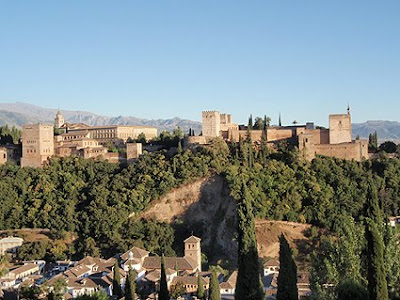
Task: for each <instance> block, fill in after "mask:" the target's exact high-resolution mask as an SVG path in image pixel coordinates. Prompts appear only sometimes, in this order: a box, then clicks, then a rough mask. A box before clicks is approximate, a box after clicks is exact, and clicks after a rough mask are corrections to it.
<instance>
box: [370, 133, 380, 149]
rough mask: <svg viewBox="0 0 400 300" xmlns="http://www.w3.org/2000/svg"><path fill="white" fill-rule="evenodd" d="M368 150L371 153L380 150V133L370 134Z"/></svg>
mask: <svg viewBox="0 0 400 300" xmlns="http://www.w3.org/2000/svg"><path fill="white" fill-rule="evenodd" d="M368 149H369V151H370V152H376V151H377V150H378V133H377V132H376V131H375V132H374V133H370V135H369V137H368Z"/></svg>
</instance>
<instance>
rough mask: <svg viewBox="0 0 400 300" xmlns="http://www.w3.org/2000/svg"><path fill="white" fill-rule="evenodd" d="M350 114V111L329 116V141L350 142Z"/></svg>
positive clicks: (337, 142)
mask: <svg viewBox="0 0 400 300" xmlns="http://www.w3.org/2000/svg"><path fill="white" fill-rule="evenodd" d="M351 141H352V140H351V115H350V111H349V113H347V114H343V115H330V116H329V143H330V144H341V143H351Z"/></svg>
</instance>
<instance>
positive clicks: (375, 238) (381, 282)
mask: <svg viewBox="0 0 400 300" xmlns="http://www.w3.org/2000/svg"><path fill="white" fill-rule="evenodd" d="M365 238H366V240H367V268H368V272H367V279H368V294H369V299H370V300H387V299H388V289H387V281H386V272H385V263H384V259H383V253H384V246H383V240H382V236H381V234H380V232H379V230H378V226H377V224H376V223H375V222H374V221H373V220H372V219H370V218H367V219H366V220H365Z"/></svg>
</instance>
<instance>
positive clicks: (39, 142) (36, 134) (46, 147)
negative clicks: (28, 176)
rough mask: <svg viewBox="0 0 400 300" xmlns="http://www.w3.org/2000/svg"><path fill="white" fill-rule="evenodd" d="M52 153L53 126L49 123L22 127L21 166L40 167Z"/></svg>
mask: <svg viewBox="0 0 400 300" xmlns="http://www.w3.org/2000/svg"><path fill="white" fill-rule="evenodd" d="M52 155H54V128H53V125H49V124H33V125H24V126H23V127H22V158H21V167H26V166H28V167H37V168H39V167H41V166H43V164H44V163H45V162H46V161H47V159H48V158H49V157H51V156H52Z"/></svg>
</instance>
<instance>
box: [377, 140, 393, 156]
mask: <svg viewBox="0 0 400 300" xmlns="http://www.w3.org/2000/svg"><path fill="white" fill-rule="evenodd" d="M396 150H397V145H396V144H395V143H393V142H391V141H387V142H384V143H382V144H380V145H379V151H385V152H386V153H395V152H396Z"/></svg>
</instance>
